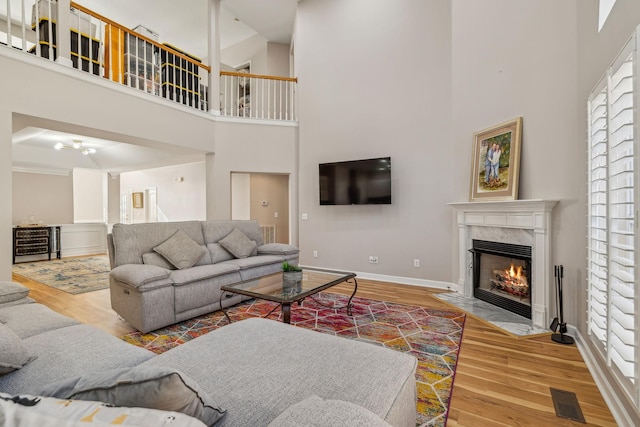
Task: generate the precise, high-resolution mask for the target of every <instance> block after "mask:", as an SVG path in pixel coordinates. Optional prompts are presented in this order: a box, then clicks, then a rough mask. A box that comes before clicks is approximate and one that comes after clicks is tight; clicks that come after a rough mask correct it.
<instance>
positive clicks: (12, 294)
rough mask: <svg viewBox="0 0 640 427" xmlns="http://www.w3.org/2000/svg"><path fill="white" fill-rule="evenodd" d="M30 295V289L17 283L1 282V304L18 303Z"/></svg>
mask: <svg viewBox="0 0 640 427" xmlns="http://www.w3.org/2000/svg"><path fill="white" fill-rule="evenodd" d="M27 295H29V288H26V287H24V286H22V285H21V284H19V283H16V282H6V281H0V304H3V303H6V302H12V301H17V300H19V299H22V298H26V297H27Z"/></svg>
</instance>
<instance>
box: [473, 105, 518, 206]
mask: <svg viewBox="0 0 640 427" xmlns="http://www.w3.org/2000/svg"><path fill="white" fill-rule="evenodd" d="M521 143H522V117H518V118H516V119H513V120H510V121H508V122H505V123H501V124H499V125H497V126H493V127H490V128H489V129H485V130H482V131H480V132H476V133H475V134H474V135H473V158H472V164H471V191H470V193H469V200H470V201H472V202H473V201H479V200H516V199H517V198H518V175H519V174H520V146H521Z"/></svg>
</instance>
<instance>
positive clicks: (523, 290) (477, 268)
mask: <svg viewBox="0 0 640 427" xmlns="http://www.w3.org/2000/svg"><path fill="white" fill-rule="evenodd" d="M469 252H471V253H472V254H473V263H472V267H473V296H474V297H476V298H478V299H481V300H483V301H486V302H489V303H491V304H493V305H496V306H498V307H501V308H504V309H506V310H509V311H512V312H514V313H516V314H519V315H520V316H523V317H526V318H527V319H531V287H532V285H533V283H532V282H531V246H525V245H516V244H511V243H502V242H491V241H486V240H475V239H474V240H473V241H472V247H471V249H470V250H469Z"/></svg>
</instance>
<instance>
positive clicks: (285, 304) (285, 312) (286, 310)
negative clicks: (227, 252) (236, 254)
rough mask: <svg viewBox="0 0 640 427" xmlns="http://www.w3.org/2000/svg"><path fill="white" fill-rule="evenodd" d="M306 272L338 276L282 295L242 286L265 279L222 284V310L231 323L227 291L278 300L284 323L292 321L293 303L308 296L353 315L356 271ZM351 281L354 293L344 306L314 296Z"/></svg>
mask: <svg viewBox="0 0 640 427" xmlns="http://www.w3.org/2000/svg"><path fill="white" fill-rule="evenodd" d="M304 273H329V274H333V275H336V278H335V279H334V280H331V281H328V282H326V283H323V284H320V285H318V286H316V287H313V288H312V289H307V290H304V291H302V290H301V291H300V292H299V293H293V294H291V295H283V294H284V292H282V294H281V295H270V294H266V293H261V292H255V291H252V290H249V289H242V288H241V286H242V285H244V284H246V283H248V282H252V281H255V280H263V279H252V280H247V281H244V282H241V283H234V284H233V285H227V286H222V287H221V288H220V290H221V291H222V292H221V294H220V310H222V313H224V315H225V317H226V318H227V320H228V321H229V323H231V318H229V315H228V314H227V312H226V310H225V309H224V308H223V307H222V299H223V297H224V295H225V294H227V293H233V294H239V295H245V296H249V297H253V298H258V299H262V300H266V301H272V302H277V303H278V304H280V307H281V308H282V321H283V322H284V323H291V304H293V303H295V302H298V303H299V302H300V301H302V300H304V299H305V298H307V297H310V298H312V299H313V300H314V301H315V302H316V303H318V304H320V305H321V306H323V307H327V308H334V309H338V310H340V309H343V308H346V309H347V314H348V315H349V316H352V310H351V308H352V307H353V303H352V302H351V301H352V300H353V297H354V296H355V295H356V292H357V291H358V281H357V280H356V274H355V273H347V272H343V271H332V270H321V269H316V268H305V269H303V274H304ZM278 275H279V276H280V278H282V273H281V272H280V273H274V274H272V275H269V276H267V277H271V276H278ZM351 281H353V293H352V294H351V296H350V297H349V301H348V302H347V304H346V305H344V306H342V307H329V306H326V305H324V304H322V303H320V302H319V301H318V300H317V299H315V298H313V295H315V294H317V293H319V292H322V291H324V290H325V289H329V288H330V287H332V286H335V285H337V284H339V283H342V282H347V283H351ZM280 286H282V287H283V288H284V282H282V281H281V282H280ZM277 308H278V307H277V306H276V307H275V308H274V309H273V310H271V311H270V312H269V313H268V314H267V315H266V316H265V317H269V316H270V315H271V313H273V312H274V311H275V310H276V309H277Z"/></svg>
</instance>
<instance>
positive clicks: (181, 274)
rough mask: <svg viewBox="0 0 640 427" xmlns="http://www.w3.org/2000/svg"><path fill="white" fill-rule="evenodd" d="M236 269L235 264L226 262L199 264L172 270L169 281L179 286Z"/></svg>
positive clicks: (232, 271) (233, 271) (235, 270)
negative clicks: (184, 268)
mask: <svg viewBox="0 0 640 427" xmlns="http://www.w3.org/2000/svg"><path fill="white" fill-rule="evenodd" d="M238 269H239V268H238V266H237V265H233V264H227V263H219V264H211V265H199V266H197V267H191V268H188V269H186V270H173V271H172V272H171V281H172V282H173V284H174V285H175V286H181V285H186V284H188V283H193V282H197V281H200V280H206V279H211V278H213V277H218V276H222V275H223V274H228V273H235V272H237V271H238Z"/></svg>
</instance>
